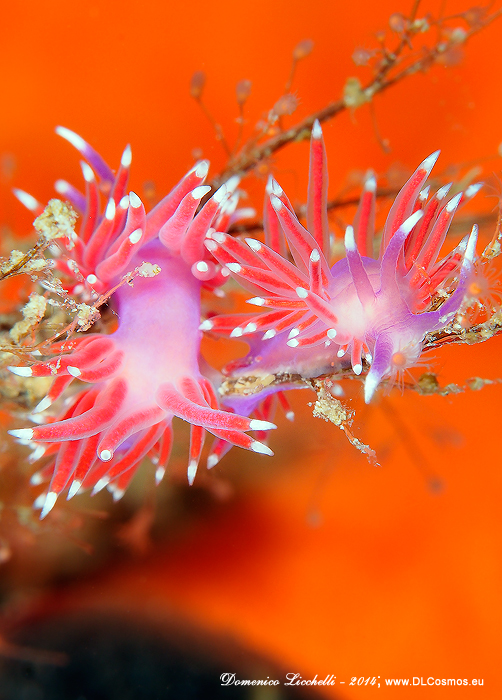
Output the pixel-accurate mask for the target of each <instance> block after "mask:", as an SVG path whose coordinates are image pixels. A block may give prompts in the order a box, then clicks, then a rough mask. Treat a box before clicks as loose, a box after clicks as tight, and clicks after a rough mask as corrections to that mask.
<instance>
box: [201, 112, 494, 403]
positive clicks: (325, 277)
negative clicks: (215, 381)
mask: <svg viewBox="0 0 502 700" xmlns="http://www.w3.org/2000/svg"><path fill="white" fill-rule="evenodd" d="M438 155H439V152H436V153H434V154H432V155H431V156H429V157H428V158H426V159H425V160H424V161H423V163H421V164H420V165H419V167H418V168H417V169H416V171H415V172H414V173H413V175H412V176H411V178H410V179H409V180H408V181H407V183H406V184H405V185H404V187H403V188H402V190H401V191H400V192H399V194H398V195H397V197H396V200H395V201H394V203H393V205H392V207H391V209H390V212H389V215H388V217H387V220H386V223H385V226H384V229H383V234H382V238H381V243H380V247H379V251H378V252H377V250H376V233H375V224H374V221H375V192H376V182H375V178H374V176H373V175H369V176H368V177H367V179H366V182H365V186H364V191H363V194H362V196H361V200H360V204H359V209H358V211H357V214H356V217H355V221H354V225H353V226H348V227H347V229H346V232H345V240H344V244H345V257H344V258H342V259H340V260H338V261H337V262H335V264H334V265H333V266H332V267H330V262H329V261H330V258H331V253H330V233H329V229H328V217H327V186H328V180H327V167H326V154H325V148H324V143H323V137H322V131H321V127H320V125H319V123H318V122H316V123H315V124H314V127H313V130H312V137H311V152H310V172H309V191H308V204H307V229H306V228H304V227H303V226H302V224H301V223H300V222H299V220H298V218H297V216H296V214H295V212H294V210H293V207H292V206H291V203H290V202H289V200H288V198H287V197H286V195H285V193H284V191H283V190H282V188H281V187H280V186H279V184H278V183H277V182H276V181H275V180H274V179H273V178H271V179H270V180H269V183H268V186H267V194H268V197H267V201H266V203H265V216H264V222H265V241H266V243H262V242H260V241H258V240H255V239H249V238H248V239H245V241H242V240H236V239H235V238H233V237H231V236H229V235H227V234H225V233H222V232H216V233H213V234H212V235H211V238H210V239H209V240H206V242H205V245H206V247H207V249H208V250H209V251H210V252H211V254H212V255H213V256H214V257H215V258H216V259H217V260H218V261H219V262H220V263H221V264H222V265H223V266H225V267H226V268H227V269H228V270H229V271H230V273H231V274H232V275H233V276H234V277H235V278H236V279H237V280H238V281H239V282H241V283H242V284H243V285H244V286H245V287H246V288H247V289H250V290H251V291H252V292H253V293H254V294H257V295H258V296H255V297H253V298H251V299H248V303H250V304H253V305H256V306H259V307H266V308H267V309H269V311H267V312H265V313H261V314H258V315H248V314H246V315H243V314H240V315H235V316H216V317H212V318H210V319H208V320H206V321H204V322H203V323H202V325H201V329H203V330H213V331H216V332H222V333H228V334H229V335H230V336H231V337H243V339H250V348H251V351H250V353H249V355H248V356H247V357H245V358H243V359H242V361H241V362H237V363H233V364H232V369H230V368H229V372H228V373H229V374H230V375H231V376H232V377H238V376H260V375H271V374H282V373H289V374H295V373H298V374H301V375H302V376H303V377H312V376H319V375H320V374H322V373H325V372H331V373H335V372H336V371H337V369H342V368H346V367H349V366H350V367H351V368H352V370H353V372H354V373H355V374H356V375H359V374H361V373H362V371H363V365H364V363H365V364H366V366H369V370H368V372H367V375H366V378H365V383H364V397H365V401H366V402H367V403H368V402H370V401H371V399H372V397H373V396H374V393H375V390H376V388H377V387H378V385H379V383H380V382H381V381H382V379H383V378H385V377H391V378H392V377H394V376H395V375H396V374H399V373H400V372H402V371H403V370H405V369H406V368H408V367H412V366H413V365H414V364H416V363H417V361H418V359H419V357H420V354H421V352H422V344H423V341H424V337H425V335H426V334H427V333H431V332H433V331H437V330H440V329H442V328H445V327H446V326H447V325H448V324H449V323H451V322H452V321H453V319H454V318H455V316H456V314H457V313H458V312H459V310H460V309H461V307H462V304H463V302H464V298H465V295H466V287H467V282H468V279H469V276H470V274H471V271H472V265H473V261H474V257H475V247H476V238H477V227H476V226H474V227H473V229H472V232H471V233H470V235H469V236H466V237H465V238H464V239H463V240H462V242H461V243H460V244H459V245H458V246H457V247H456V248H455V249H454V250H452V251H451V252H449V253H448V254H447V255H446V256H445V257H443V258H441V259H440V258H439V255H440V251H441V248H442V246H443V243H444V241H445V238H446V235H447V233H448V229H449V227H450V224H451V221H452V219H453V216H454V214H455V211H456V210H457V209H458V207H459V206H460V205H461V204H463V203H464V202H465V201H467V200H468V199H470V198H471V197H472V196H474V194H475V193H476V192H477V191H478V190H479V188H480V186H481V185H479V184H476V185H471V186H470V187H469V188H468V189H467V190H466V191H465V192H462V193H459V194H457V195H456V196H454V197H452V198H450V199H448V198H447V194H448V191H449V189H450V186H445V187H442V188H441V189H439V190H438V191H437V192H436V193H435V194H434V195H433V196H432V197H429V188H428V187H425V183H426V180H427V178H428V176H429V174H430V172H431V170H432V168H433V166H434V164H435V162H436V160H437V158H438ZM285 242H287V245H288V247H289V253H290V256H291V259H290V258H289V256H288V255H287V253H286V246H285ZM274 390H277V389H269V390H266V389H265V390H264V395H265V394H266V393H267V391H274ZM226 400H227V399H226ZM227 401H228V404H229V405H231V406H233V407H234V408H236V409H237V407H240V409H241V410H242V409H243V408H244V407H246V409H247V410H249V409H250V408H252V407H253V406H255V405H257V403H258V401H259V397H247V398H239V397H231V398H228V400H227Z"/></svg>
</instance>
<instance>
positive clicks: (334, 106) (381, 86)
mask: <svg viewBox="0 0 502 700" xmlns="http://www.w3.org/2000/svg"><path fill="white" fill-rule="evenodd" d="M417 7H418V2H415V4H414V7H413V10H412V15H411V16H410V25H412V24H413V20H414V13H415V12H416V9H417ZM501 14H502V10H498V11H497V12H495V13H493V14H492V15H490V16H489V17H487V18H485V19H484V21H483V22H482V23H480V24H479V25H476V26H474V27H471V28H470V29H468V30H466V31H465V34H464V35H463V39H462V44H465V43H467V41H468V40H469V39H470V38H471V37H472V36H474V35H475V34H477V33H478V32H480V31H481V30H482V29H484V28H485V27H486V26H488V25H489V24H491V23H492V22H493V21H495V19H497V18H498V17H499V16H500V15H501ZM417 31H418V29H417V30H416V31H412V30H411V29H410V30H408V31H406V32H405V33H404V36H403V38H402V39H401V40H400V42H399V44H398V46H397V48H396V49H395V51H393V52H392V53H388V52H387V53H386V55H385V58H384V60H383V61H382V64H381V66H380V69H379V71H378V72H377V74H376V75H375V76H374V77H373V79H372V80H370V81H369V82H368V83H367V84H366V85H365V86H362V87H360V88H358V100H353V99H348V98H347V96H344V97H342V98H340V99H338V100H334V101H333V102H330V103H329V104H328V105H327V106H326V107H324V108H323V109H321V110H319V111H317V112H314V113H313V114H310V115H309V116H308V117H305V118H304V119H302V120H301V121H300V122H299V123H298V124H296V125H295V126H293V127H291V128H289V129H286V130H285V131H281V132H279V133H278V134H276V135H275V136H272V137H271V138H269V139H268V140H267V141H265V142H264V143H262V144H254V143H253V144H252V146H251V147H249V144H248V146H247V147H246V146H245V147H244V148H243V150H242V151H241V153H240V154H237V156H235V158H233V159H232V161H231V162H230V163H229V165H228V166H227V167H226V168H225V169H224V170H223V171H222V172H221V173H220V174H219V175H216V176H214V177H213V179H212V181H211V182H210V183H209V184H211V186H212V187H214V188H218V187H219V186H220V185H221V184H222V183H223V182H226V181H227V180H228V179H229V178H230V177H232V176H233V175H239V176H242V175H245V174H246V173H248V172H249V171H250V170H252V169H253V168H255V167H256V166H257V164H258V163H260V162H261V161H263V160H265V159H267V158H270V156H272V155H273V154H274V153H277V151H279V150H281V149H282V148H284V146H286V145H288V144H290V143H293V142H295V141H303V140H305V139H308V138H310V133H311V131H312V127H313V125H314V122H315V121H316V119H317V120H319V122H321V123H322V122H325V121H328V120H329V119H333V117H335V116H337V115H338V114H340V113H342V112H344V111H345V110H347V109H353V108H355V107H357V106H360V105H361V104H364V103H366V102H370V101H371V100H372V99H373V97H374V96H375V95H377V94H380V93H382V92H384V91H385V90H388V89H389V88H390V87H392V86H394V85H396V84H397V83H399V82H401V80H403V79H404V78H407V77H408V76H411V75H413V74H415V73H419V72H423V71H426V70H427V69H429V68H430V67H431V66H432V65H433V64H434V63H436V62H437V61H438V60H439V59H440V58H441V57H442V56H444V55H445V54H446V53H447V52H448V51H450V50H451V49H453V48H454V47H457V46H458V45H459V39H458V36H455V35H452V37H450V38H449V39H447V40H445V41H442V42H441V41H440V42H438V43H437V44H436V45H435V46H433V47H432V48H429V49H425V53H422V54H421V55H420V56H418V57H416V58H414V59H413V60H411V62H410V63H409V64H408V65H407V66H406V67H404V68H403V69H402V70H400V71H398V72H396V73H395V74H394V75H389V74H390V72H391V70H392V69H393V68H395V67H396V66H397V65H399V64H400V56H401V54H402V52H403V50H404V49H405V48H406V47H407V46H409V43H410V39H411V38H412V37H413V36H414V35H415V34H416V33H417ZM352 80H353V81H355V82H356V83H357V84H358V81H357V80H356V79H352Z"/></svg>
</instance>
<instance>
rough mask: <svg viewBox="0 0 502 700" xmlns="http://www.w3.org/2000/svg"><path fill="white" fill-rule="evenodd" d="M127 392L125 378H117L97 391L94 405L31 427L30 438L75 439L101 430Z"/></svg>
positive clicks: (42, 439) (116, 411) (119, 405)
mask: <svg viewBox="0 0 502 700" xmlns="http://www.w3.org/2000/svg"><path fill="white" fill-rule="evenodd" d="M126 394H127V384H126V382H125V380H123V379H120V378H117V379H114V380H112V382H111V383H110V384H109V385H108V386H107V387H106V388H105V389H103V391H102V392H100V393H99V395H98V397H97V399H96V402H95V404H94V406H93V407H92V408H91V409H89V410H88V411H86V412H85V413H84V414H82V415H81V416H78V417H75V418H68V419H66V420H62V421H58V422H57V423H53V424H49V425H37V426H36V427H34V428H33V429H32V431H33V435H32V438H31V439H32V440H35V441H38V440H40V441H42V442H44V441H49V442H53V441H55V440H58V441H66V440H77V439H81V438H85V437H90V436H91V435H95V434H96V433H98V432H101V431H103V430H104V429H105V428H107V427H108V425H110V424H111V422H112V421H113V419H114V418H115V417H116V416H117V415H118V414H119V412H120V409H121V407H122V405H123V403H124V400H125V397H126Z"/></svg>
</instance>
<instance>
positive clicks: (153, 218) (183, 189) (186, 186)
mask: <svg viewBox="0 0 502 700" xmlns="http://www.w3.org/2000/svg"><path fill="white" fill-rule="evenodd" d="M208 171H209V163H208V161H207V160H202V161H200V162H199V163H197V164H196V165H194V167H193V168H192V169H191V170H190V171H189V172H188V173H187V174H186V175H185V176H184V177H183V178H182V179H181V180H180V182H179V183H178V184H177V185H176V187H174V189H172V190H171V192H170V193H169V194H168V195H166V196H165V197H164V199H162V200H161V201H160V202H159V203H158V204H157V205H156V206H155V207H154V208H153V209H152V211H151V212H149V213H148V216H147V217H146V234H145V241H149V240H151V239H152V238H156V236H157V235H158V232H159V230H160V228H161V227H162V226H163V225H164V224H165V222H166V221H168V220H169V219H170V218H171V217H172V215H173V214H174V212H175V211H176V209H177V208H178V205H179V203H180V202H181V200H182V199H183V198H184V197H185V196H186V195H187V194H189V192H191V191H192V190H194V189H195V188H196V187H199V186H200V185H202V183H203V182H204V180H205V179H206V176H207V173H208Z"/></svg>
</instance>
